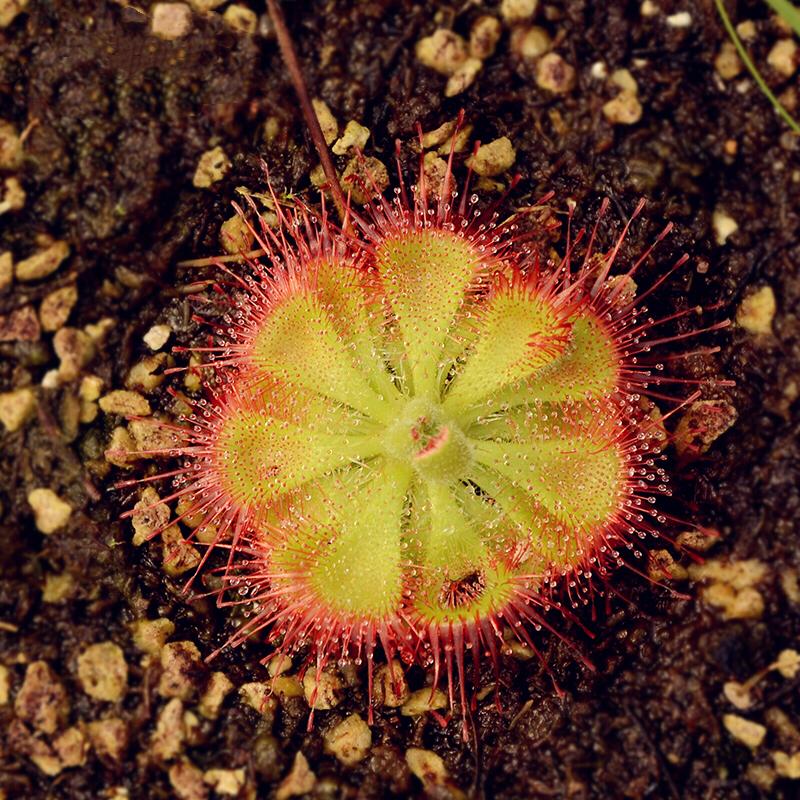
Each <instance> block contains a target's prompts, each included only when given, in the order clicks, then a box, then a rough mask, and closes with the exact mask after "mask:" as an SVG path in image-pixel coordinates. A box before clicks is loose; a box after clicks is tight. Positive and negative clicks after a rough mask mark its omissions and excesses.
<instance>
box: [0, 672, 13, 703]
mask: <svg viewBox="0 0 800 800" xmlns="http://www.w3.org/2000/svg"><path fill="white" fill-rule="evenodd" d="M10 697H11V670H9V668H8V667H7V666H6V665H5V664H0V706H5V705H8V701H9V698H10Z"/></svg>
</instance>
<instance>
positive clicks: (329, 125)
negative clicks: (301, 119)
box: [311, 98, 339, 144]
mask: <svg viewBox="0 0 800 800" xmlns="http://www.w3.org/2000/svg"><path fill="white" fill-rule="evenodd" d="M311 105H313V106H314V113H315V114H316V115H317V122H319V126H320V128H322V136H323V137H324V139H325V144H330V143H331V142H333V140H334V139H335V138H336V137H337V136H338V135H339V123H338V122H336V117H334V116H333V113H332V112H331V110H330V108H328V104H327V103H326V102H325V101H324V100H319V99H318V98H315V99H314V100H312V101H311Z"/></svg>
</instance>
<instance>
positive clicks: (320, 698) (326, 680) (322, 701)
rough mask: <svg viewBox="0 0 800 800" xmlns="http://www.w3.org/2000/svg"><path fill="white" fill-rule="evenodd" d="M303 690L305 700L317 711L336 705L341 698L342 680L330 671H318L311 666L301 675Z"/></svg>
mask: <svg viewBox="0 0 800 800" xmlns="http://www.w3.org/2000/svg"><path fill="white" fill-rule="evenodd" d="M303 691H304V693H305V696H306V702H307V703H308V704H309V705H310V706H311V708H315V709H317V710H319V711H327V710H328V709H331V708H334V707H335V706H338V705H339V703H340V701H341V699H342V691H343V687H342V682H341V680H340V679H339V677H338V676H337V675H334V674H333V673H332V672H320V673H319V675H317V670H315V669H313V668H311V669H308V670H307V671H306V674H305V675H304V676H303Z"/></svg>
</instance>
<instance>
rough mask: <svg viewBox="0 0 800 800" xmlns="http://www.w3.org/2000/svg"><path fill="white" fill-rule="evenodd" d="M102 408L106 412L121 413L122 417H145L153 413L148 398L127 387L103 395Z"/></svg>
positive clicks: (101, 399)
mask: <svg viewBox="0 0 800 800" xmlns="http://www.w3.org/2000/svg"><path fill="white" fill-rule="evenodd" d="M100 408H101V409H102V411H103V412H104V413H106V414H119V415H120V416H121V417H144V416H147V415H148V414H150V413H152V412H151V409H150V403H148V402H147V399H146V398H144V397H142V396H141V395H140V394H139V393H138V392H131V391H128V390H126V389H115V390H114V391H113V392H109V393H108V394H106V395H103V397H101V398H100Z"/></svg>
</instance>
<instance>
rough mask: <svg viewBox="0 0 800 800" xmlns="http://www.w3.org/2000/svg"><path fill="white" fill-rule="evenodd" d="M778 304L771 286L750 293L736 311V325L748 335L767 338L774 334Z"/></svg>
mask: <svg viewBox="0 0 800 800" xmlns="http://www.w3.org/2000/svg"><path fill="white" fill-rule="evenodd" d="M776 310H777V303H776V302H775V292H773V291H772V287H771V286H762V287H761V288H759V289H756V290H754V291H750V292H748V293H747V294H746V295H745V297H744V299H743V300H742V302H741V303H740V304H739V308H737V309H736V324H737V325H738V326H739V327H741V328H744V329H745V330H746V331H747V332H748V333H752V334H754V335H756V336H766V335H767V334H771V333H772V320H773V319H774V318H775V312H776Z"/></svg>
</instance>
